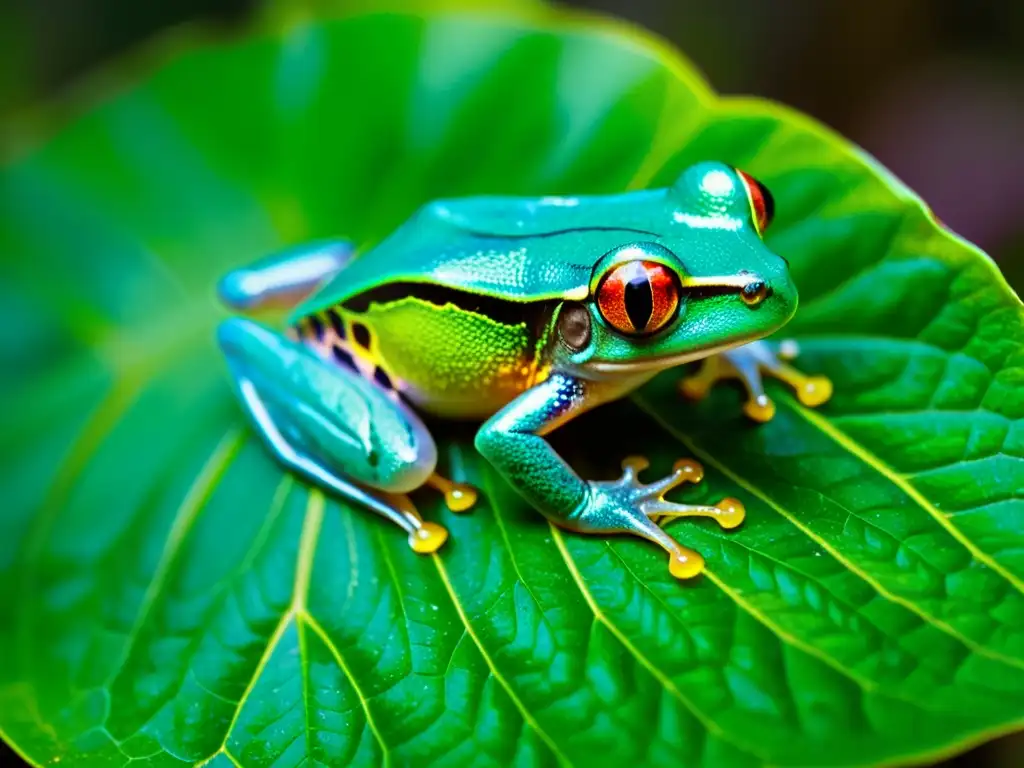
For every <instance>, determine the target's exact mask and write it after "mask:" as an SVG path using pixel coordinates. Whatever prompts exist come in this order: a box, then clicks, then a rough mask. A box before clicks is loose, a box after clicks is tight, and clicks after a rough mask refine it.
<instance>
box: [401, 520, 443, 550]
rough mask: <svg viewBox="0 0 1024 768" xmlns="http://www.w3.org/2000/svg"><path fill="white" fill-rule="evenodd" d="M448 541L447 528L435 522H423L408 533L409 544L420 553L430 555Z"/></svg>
mask: <svg viewBox="0 0 1024 768" xmlns="http://www.w3.org/2000/svg"><path fill="white" fill-rule="evenodd" d="M446 541H448V530H447V529H446V528H444V527H442V526H440V525H438V524H437V523H429V522H424V523H423V524H422V525H420V526H419V527H418V528H414V529H413V530H412V531H411V532H410V533H409V546H410V547H412V549H413V551H414V552H418V553H419V554H421V555H432V554H434V553H435V552H437V550H439V549H440V548H441V547H442V546H443V545H444V543H445V542H446Z"/></svg>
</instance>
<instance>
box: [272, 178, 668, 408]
mask: <svg viewBox="0 0 1024 768" xmlns="http://www.w3.org/2000/svg"><path fill="white" fill-rule="evenodd" d="M641 195H647V196H651V197H656V196H658V195H664V191H663V190H654V191H650V192H639V193H631V194H630V195H629V196H626V195H621V196H615V197H602V198H588V199H578V198H540V199H525V198H497V197H487V198H467V199H464V200H455V201H439V202H435V203H432V204H430V205H427V206H424V207H423V208H421V209H420V210H419V211H418V212H417V213H416V215H415V216H413V217H412V218H410V219H409V221H407V222H406V223H405V224H403V225H402V226H401V227H400V228H399V229H397V230H396V231H395V232H394V233H393V234H392V235H391V236H390V237H388V238H387V239H386V240H384V241H382V242H381V243H380V244H378V245H377V246H375V247H374V248H372V249H370V250H368V251H367V252H365V253H364V254H362V255H360V256H358V257H357V258H355V259H354V260H353V261H352V262H351V263H350V264H349V265H347V266H346V267H345V268H344V269H343V270H342V271H341V272H339V273H338V274H337V275H336V276H335V277H334V278H333V279H332V280H331V281H330V282H329V283H328V284H327V285H326V286H324V287H323V288H322V289H321V290H320V291H318V292H317V293H316V294H314V295H313V296H312V297H310V298H309V299H308V300H307V301H306V302H304V303H303V304H302V305H300V306H299V307H298V308H297V310H296V311H295V312H294V313H293V316H292V326H293V329H294V331H295V333H296V334H297V335H298V336H299V337H300V338H302V339H303V340H305V341H306V343H308V344H310V345H311V346H312V347H313V348H314V349H315V350H316V351H317V352H318V353H319V354H321V355H322V356H324V357H325V358H330V359H333V360H335V361H337V362H338V363H339V364H341V365H344V366H347V367H352V368H355V369H357V370H359V371H360V372H361V373H363V374H364V375H366V376H370V377H373V378H374V379H375V380H376V381H377V382H378V383H379V384H381V385H382V386H385V387H387V388H390V389H393V390H394V391H396V392H397V393H400V394H401V395H402V396H404V397H406V398H407V399H409V400H411V401H412V402H414V403H416V404H417V405H418V406H420V407H421V408H423V409H424V410H427V411H432V412H435V413H438V414H441V415H445V416H455V417H458V416H466V417H484V416H487V415H489V414H491V413H493V412H494V411H495V410H497V409H499V408H501V407H502V406H503V405H504V404H505V403H507V402H509V401H510V400H511V399H513V398H514V397H515V396H516V395H518V394H519V393H521V392H523V391H525V390H526V389H528V388H530V387H531V386H533V385H534V384H536V383H538V382H539V381H541V380H543V378H545V377H546V376H547V375H548V372H549V357H550V354H549V352H550V344H551V323H550V320H551V316H552V314H553V311H554V308H555V306H556V305H557V303H558V302H559V301H562V300H565V299H577V300H579V299H583V298H585V296H586V295H587V292H588V290H589V281H590V276H591V270H592V268H593V264H594V262H595V260H596V258H597V257H598V256H599V255H600V254H601V253H604V252H607V251H609V250H611V249H613V248H615V247H617V246H619V245H622V244H623V243H624V242H630V241H633V240H637V239H647V240H649V239H653V237H656V233H654V232H651V231H650V229H649V228H646V227H649V226H650V224H649V222H644V221H639V220H636V218H635V214H632V213H631V212H633V211H636V210H638V209H639V208H642V207H641V206H636V205H635V202H636V198H637V196H641ZM627 197H628V198H630V201H631V202H633V203H634V204H633V205H628V204H627V205H623V204H622V202H624V201H626V199H627ZM631 216H632V217H633V218H630V217H631ZM610 222H614V225H612V224H610ZM559 236H561V239H560V240H559V244H558V249H557V258H552V246H551V244H552V238H555V237H559Z"/></svg>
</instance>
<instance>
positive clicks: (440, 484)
mask: <svg viewBox="0 0 1024 768" xmlns="http://www.w3.org/2000/svg"><path fill="white" fill-rule="evenodd" d="M427 485H429V486H430V487H431V488H433V489H434V490H436V491H439V492H440V493H443V494H444V502H445V504H447V505H448V509H450V510H451V511H452V512H468V511H469V510H470V509H472V508H473V505H474V504H476V497H477V494H476V488H474V487H473V486H471V485H469V484H468V483H456V482H453V481H451V480H448V479H447V478H445V477H441V475H439V474H437V472H435V473H434V474H432V475H431V476H430V477H428V478H427Z"/></svg>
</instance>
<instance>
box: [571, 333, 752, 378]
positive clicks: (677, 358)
mask: <svg viewBox="0 0 1024 768" xmlns="http://www.w3.org/2000/svg"><path fill="white" fill-rule="evenodd" d="M752 341H756V338H750V339H744V340H742V341H733V342H730V343H729V344H719V345H718V346H713V347H705V348H704V349H691V350H688V351H686V352H682V353H680V354H678V355H666V356H664V357H652V358H649V359H647V360H638V361H636V362H631V363H610V362H600V361H598V362H588V363H586V364H585V365H584V367H585V368H587V369H589V370H591V371H595V372H597V373H644V372H653V371H662V370H666V369H668V368H675V367H676V366H677V365H684V364H686V363H692V362H694V361H695V360H700V359H702V358H705V357H711V355H717V354H719V353H720V352H728V351H729V350H730V349H735V348H736V347H742V346H743V345H744V344H749V343H750V342H752Z"/></svg>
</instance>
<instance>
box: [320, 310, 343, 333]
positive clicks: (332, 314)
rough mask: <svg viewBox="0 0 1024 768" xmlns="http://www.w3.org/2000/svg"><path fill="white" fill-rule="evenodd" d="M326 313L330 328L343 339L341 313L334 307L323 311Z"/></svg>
mask: <svg viewBox="0 0 1024 768" xmlns="http://www.w3.org/2000/svg"><path fill="white" fill-rule="evenodd" d="M324 314H325V315H327V322H329V323H330V324H331V328H332V329H333V330H334V333H335V335H336V336H337V337H338V338H339V339H341V340H342V341H344V340H345V336H346V334H345V321H344V320H342V319H341V315H339V314H338V310H336V309H328V310H327V311H326V312H325V313H324Z"/></svg>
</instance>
